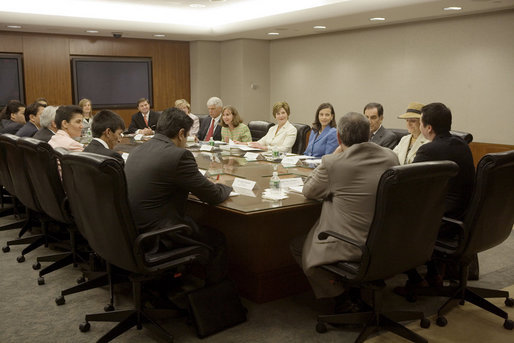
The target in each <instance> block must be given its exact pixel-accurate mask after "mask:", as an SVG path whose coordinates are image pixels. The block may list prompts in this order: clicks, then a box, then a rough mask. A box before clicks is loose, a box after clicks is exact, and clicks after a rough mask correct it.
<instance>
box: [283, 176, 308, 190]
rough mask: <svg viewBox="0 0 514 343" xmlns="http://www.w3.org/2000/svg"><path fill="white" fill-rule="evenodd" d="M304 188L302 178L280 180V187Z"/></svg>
mask: <svg viewBox="0 0 514 343" xmlns="http://www.w3.org/2000/svg"><path fill="white" fill-rule="evenodd" d="M298 186H301V187H303V180H302V178H301V177H292V178H290V179H280V187H282V188H286V187H287V188H292V187H298Z"/></svg>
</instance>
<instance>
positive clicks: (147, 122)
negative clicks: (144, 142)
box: [128, 98, 159, 135]
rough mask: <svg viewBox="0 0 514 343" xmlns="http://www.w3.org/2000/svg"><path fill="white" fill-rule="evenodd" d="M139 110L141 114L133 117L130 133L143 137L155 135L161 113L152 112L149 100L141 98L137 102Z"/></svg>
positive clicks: (138, 113)
mask: <svg viewBox="0 0 514 343" xmlns="http://www.w3.org/2000/svg"><path fill="white" fill-rule="evenodd" d="M137 109H138V110H139V112H137V113H136V114H134V115H132V120H131V121H130V125H129V128H128V131H129V133H137V134H139V133H140V134H143V135H153V134H154V130H155V126H156V125H157V121H158V120H159V113H158V112H155V111H152V110H150V103H149V102H148V99H145V98H141V99H139V100H138V101H137Z"/></svg>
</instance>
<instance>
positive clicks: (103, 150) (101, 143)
mask: <svg viewBox="0 0 514 343" xmlns="http://www.w3.org/2000/svg"><path fill="white" fill-rule="evenodd" d="M124 130H125V123H124V122H123V119H121V117H120V116H119V115H118V114H116V113H114V112H112V111H109V110H102V111H100V112H98V113H97V114H96V115H95V116H94V117H93V123H92V124H91V133H92V134H93V140H92V141H91V142H90V143H89V144H88V145H87V147H86V148H85V149H84V151H85V152H92V153H95V154H99V155H105V156H110V157H114V158H115V159H117V160H118V161H119V162H120V163H121V164H122V165H124V164H125V161H124V160H123V158H122V157H121V155H120V154H118V153H117V152H116V151H113V150H112V149H113V148H114V146H115V145H116V144H118V143H119V142H120V141H121V134H122V133H123V131H124Z"/></svg>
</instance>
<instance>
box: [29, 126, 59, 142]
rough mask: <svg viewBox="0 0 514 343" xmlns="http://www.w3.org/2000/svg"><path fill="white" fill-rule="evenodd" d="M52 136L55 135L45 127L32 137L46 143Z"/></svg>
mask: <svg viewBox="0 0 514 343" xmlns="http://www.w3.org/2000/svg"><path fill="white" fill-rule="evenodd" d="M53 135H55V133H54V132H53V131H52V130H50V129H49V128H47V127H42V128H40V129H39V130H38V131H37V132H36V133H35V134H34V136H32V137H33V138H35V139H39V140H40V141H43V142H47V143H48V141H49V140H50V139H51V138H52V136H53Z"/></svg>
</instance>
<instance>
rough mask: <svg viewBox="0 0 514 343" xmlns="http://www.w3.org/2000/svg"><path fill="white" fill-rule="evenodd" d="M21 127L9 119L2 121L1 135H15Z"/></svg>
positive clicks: (21, 125)
mask: <svg viewBox="0 0 514 343" xmlns="http://www.w3.org/2000/svg"><path fill="white" fill-rule="evenodd" d="M22 127H23V124H21V123H17V122H15V121H12V120H11V119H2V128H1V129H0V134H1V133H10V134H12V135H15V134H16V132H18V130H19V129H21V128H22Z"/></svg>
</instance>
